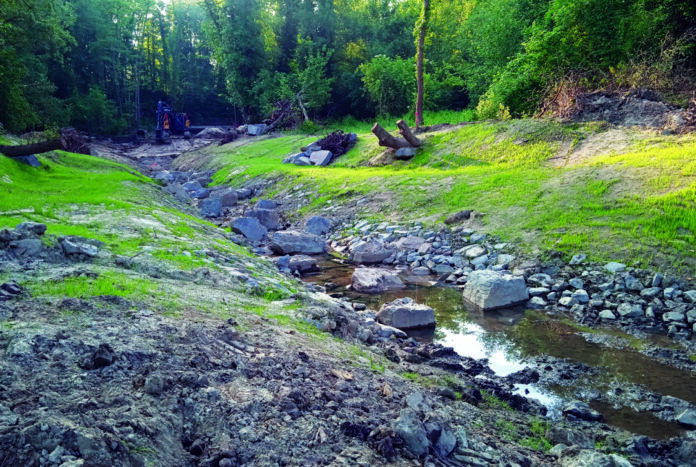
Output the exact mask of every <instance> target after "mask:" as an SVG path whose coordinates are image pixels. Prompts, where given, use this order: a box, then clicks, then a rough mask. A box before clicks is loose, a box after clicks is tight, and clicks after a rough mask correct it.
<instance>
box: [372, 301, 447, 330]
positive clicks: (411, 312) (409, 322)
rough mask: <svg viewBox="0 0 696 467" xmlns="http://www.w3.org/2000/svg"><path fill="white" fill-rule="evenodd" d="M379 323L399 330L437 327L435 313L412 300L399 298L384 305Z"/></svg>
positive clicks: (378, 319) (378, 314)
mask: <svg viewBox="0 0 696 467" xmlns="http://www.w3.org/2000/svg"><path fill="white" fill-rule="evenodd" d="M377 321H379V322H380V323H382V324H386V325H387V326H392V327H395V328H397V329H416V328H430V327H434V326H435V311H434V310H433V309H432V308H430V307H429V306H427V305H422V304H419V303H416V302H414V301H413V299H411V298H408V297H406V298H398V299H396V300H394V301H393V302H390V303H385V304H384V305H382V308H380V310H379V313H377Z"/></svg>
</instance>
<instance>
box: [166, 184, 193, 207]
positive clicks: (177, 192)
mask: <svg viewBox="0 0 696 467" xmlns="http://www.w3.org/2000/svg"><path fill="white" fill-rule="evenodd" d="M164 191H166V192H167V193H169V194H170V195H172V196H173V197H174V198H176V199H177V200H178V201H180V202H182V203H187V202H188V201H189V199H190V198H191V197H190V196H189V194H188V192H187V191H186V189H184V187H183V185H181V183H172V184H171V185H167V187H166V188H165V189H164Z"/></svg>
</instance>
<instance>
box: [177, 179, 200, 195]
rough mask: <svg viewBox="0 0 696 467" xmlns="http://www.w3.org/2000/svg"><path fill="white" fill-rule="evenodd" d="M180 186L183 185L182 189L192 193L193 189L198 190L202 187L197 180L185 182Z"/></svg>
mask: <svg viewBox="0 0 696 467" xmlns="http://www.w3.org/2000/svg"><path fill="white" fill-rule="evenodd" d="M182 186H183V187H184V190H186V191H188V192H189V193H193V192H194V191H198V190H200V189H202V188H203V186H201V184H200V183H199V182H198V180H192V181H190V182H186V183H184V184H183V185H182Z"/></svg>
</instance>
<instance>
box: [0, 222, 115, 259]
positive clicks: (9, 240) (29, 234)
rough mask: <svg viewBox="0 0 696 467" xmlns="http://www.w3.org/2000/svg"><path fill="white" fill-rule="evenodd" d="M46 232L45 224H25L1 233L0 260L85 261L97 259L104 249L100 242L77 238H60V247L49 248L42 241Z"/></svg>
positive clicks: (0, 231) (58, 239)
mask: <svg viewBox="0 0 696 467" xmlns="http://www.w3.org/2000/svg"><path fill="white" fill-rule="evenodd" d="M46 230H47V227H46V224H41V223H38V222H22V223H20V224H17V225H16V226H15V228H14V229H12V230H10V229H2V230H0V260H11V259H15V260H22V261H25V260H37V259H42V260H47V261H59V260H61V259H64V258H66V257H67V258H68V259H72V260H85V259H89V258H94V257H96V256H97V255H98V254H99V249H100V248H101V247H103V246H104V244H103V243H102V242H101V241H99V240H95V239H91V238H83V237H78V236H76V235H67V236H63V237H58V238H57V241H58V245H57V246H49V245H48V244H47V243H44V241H43V240H42V239H41V237H43V235H44V234H45V233H46Z"/></svg>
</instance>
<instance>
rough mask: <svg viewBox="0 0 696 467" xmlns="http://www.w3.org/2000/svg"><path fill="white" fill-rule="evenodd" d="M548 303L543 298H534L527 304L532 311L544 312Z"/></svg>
mask: <svg viewBox="0 0 696 467" xmlns="http://www.w3.org/2000/svg"><path fill="white" fill-rule="evenodd" d="M547 305H548V303H547V302H546V300H544V299H543V298H542V297H539V296H537V297H532V299H531V300H529V301H528V302H527V308H528V309H530V310H543V309H544V308H546V306H547Z"/></svg>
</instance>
